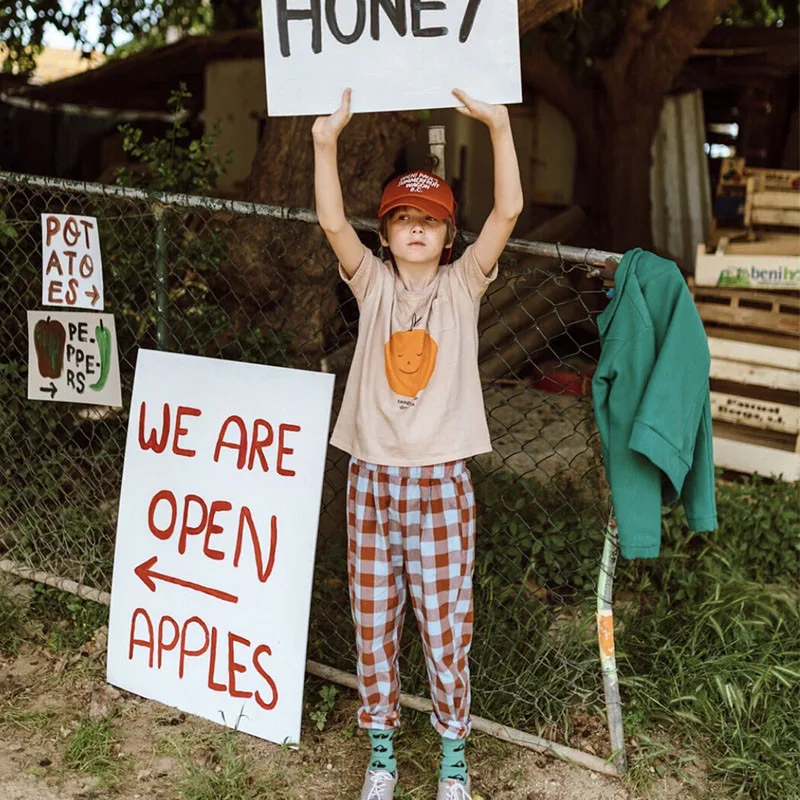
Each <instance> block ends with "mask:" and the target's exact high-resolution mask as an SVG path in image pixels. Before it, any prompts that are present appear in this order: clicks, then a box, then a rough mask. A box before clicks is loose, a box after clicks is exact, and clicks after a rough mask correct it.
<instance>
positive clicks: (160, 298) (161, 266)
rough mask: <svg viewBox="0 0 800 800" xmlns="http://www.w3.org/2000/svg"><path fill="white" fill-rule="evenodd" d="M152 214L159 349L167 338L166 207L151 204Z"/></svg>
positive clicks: (165, 347) (166, 343) (166, 341)
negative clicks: (154, 240)
mask: <svg viewBox="0 0 800 800" xmlns="http://www.w3.org/2000/svg"><path fill="white" fill-rule="evenodd" d="M153 216H154V217H155V220H156V346H157V347H158V349H159V350H167V349H168V338H169V321H168V319H167V317H168V314H169V289H168V287H167V279H168V277H169V275H168V271H167V249H166V242H165V238H166V222H165V221H164V217H165V216H166V209H165V208H164V206H162V205H161V204H158V203H157V204H155V205H154V206H153Z"/></svg>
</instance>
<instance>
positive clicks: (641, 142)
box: [592, 95, 664, 252]
mask: <svg viewBox="0 0 800 800" xmlns="http://www.w3.org/2000/svg"><path fill="white" fill-rule="evenodd" d="M663 102H664V98H663V96H661V95H659V96H657V97H637V98H635V99H634V98H632V99H631V105H630V107H629V108H630V109H635V113H634V112H631V113H626V114H624V115H623V116H621V117H619V116H617V115H611V114H607V113H605V111H606V109H603V113H601V114H600V115H599V119H598V120H597V140H598V144H599V153H598V162H597V166H596V169H595V171H594V174H593V175H592V183H593V185H594V187H595V192H594V196H595V218H596V221H599V223H600V224H599V225H598V227H597V229H598V230H599V231H601V237H602V239H603V241H601V242H600V243H599V244H598V245H595V246H603V247H607V248H608V249H611V250H613V251H616V252H625V251H626V250H629V249H631V248H633V247H641V248H643V249H645V250H651V249H652V247H653V234H652V225H651V220H650V215H651V207H652V206H651V202H650V167H651V164H652V157H651V144H652V142H653V139H654V137H655V135H656V132H657V130H658V121H659V116H660V113H661V106H662V104H663ZM599 210H602V211H603V212H604V213H602V214H598V213H597V211H599ZM598 217H599V220H598V219H597V218H598Z"/></svg>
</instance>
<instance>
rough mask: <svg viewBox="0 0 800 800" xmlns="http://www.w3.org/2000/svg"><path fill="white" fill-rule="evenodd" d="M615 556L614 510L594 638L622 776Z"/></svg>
mask: <svg viewBox="0 0 800 800" xmlns="http://www.w3.org/2000/svg"><path fill="white" fill-rule="evenodd" d="M618 555H619V538H618V536H617V521H616V519H614V512H613V511H612V512H611V515H610V516H609V519H608V526H607V527H606V536H605V543H604V545H603V558H602V561H601V562H600V575H599V577H598V580H597V639H598V643H599V645H600V667H601V670H602V673H603V691H604V692H605V697H606V714H607V716H608V733H609V737H610V739H611V752H612V753H613V758H614V763H615V764H616V767H617V772H618V773H619V774H620V775H622V774H623V773H624V772H625V770H626V768H627V756H626V754H625V731H624V729H623V725H622V703H621V702H620V696H619V677H618V675H617V659H616V657H615V655H614V608H613V603H612V595H613V591H614V572H615V570H616V567H617V557H618Z"/></svg>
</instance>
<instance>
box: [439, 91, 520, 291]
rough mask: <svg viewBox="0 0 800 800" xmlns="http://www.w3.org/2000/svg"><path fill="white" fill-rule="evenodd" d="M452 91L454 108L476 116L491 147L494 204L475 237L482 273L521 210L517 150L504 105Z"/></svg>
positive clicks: (491, 264)
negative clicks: (488, 136) (455, 104)
mask: <svg viewBox="0 0 800 800" xmlns="http://www.w3.org/2000/svg"><path fill="white" fill-rule="evenodd" d="M453 94H454V95H455V96H456V97H457V98H458V99H459V100H460V101H461V102H462V103H463V104H464V105H463V107H459V108H458V110H459V111H460V112H461V113H462V114H464V116H467V117H472V118H473V119H477V120H480V121H481V122H483V123H484V124H485V125H486V127H487V128H488V129H489V135H490V136H491V138H492V149H493V151H494V208H492V211H491V213H490V214H489V216H488V217H487V219H486V222H485V223H484V225H483V228H482V229H481V232H480V234H479V236H478V238H477V240H476V241H475V245H474V247H475V258H476V259H477V261H478V264H480V266H481V269H482V270H483V272H484V274H485V275H488V274H489V273H490V272H491V271H492V267H494V265H495V263H496V262H497V259H498V258H500V255H501V254H502V252H503V249H504V248H505V246H506V243H507V242H508V240H509V238H510V236H511V232H512V231H513V230H514V225H516V222H517V218H518V217H519V215H520V214H521V213H522V205H523V202H524V200H523V196H522V182H521V180H520V177H519V164H518V163H517V152H516V150H515V149H514V139H513V137H512V135H511V122H510V120H509V118H508V109H507V108H506V107H505V106H494V105H489V104H488V103H482V102H480V101H479V100H474V99H473V98H471V97H470V96H469V95H468V94H467V93H466V92H464V91H462V90H461V89H454V90H453Z"/></svg>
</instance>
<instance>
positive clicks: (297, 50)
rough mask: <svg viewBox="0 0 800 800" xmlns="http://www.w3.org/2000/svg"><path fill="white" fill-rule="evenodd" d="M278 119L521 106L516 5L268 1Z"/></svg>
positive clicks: (271, 100) (476, 0)
mask: <svg viewBox="0 0 800 800" xmlns="http://www.w3.org/2000/svg"><path fill="white" fill-rule="evenodd" d="M261 14H262V19H263V28H264V56H265V62H266V72H267V108H268V113H269V115H270V116H271V117H282V116H302V115H306V114H330V113H331V112H332V111H334V110H335V109H336V108H338V106H339V103H340V102H341V97H342V90H343V89H344V88H346V87H351V88H352V89H353V99H352V109H353V111H355V112H361V111H400V110H407V109H410V110H415V109H429V108H451V107H453V106H455V105H457V103H458V101H457V100H456V99H455V98H454V97H453V95H452V94H451V91H452V90H453V89H464V90H465V91H466V92H467V93H468V94H470V95H472V96H473V97H475V98H477V99H479V100H484V101H485V102H487V103H519V102H521V100H522V79H521V73H520V51H519V23H518V17H517V14H518V9H517V0H261Z"/></svg>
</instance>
